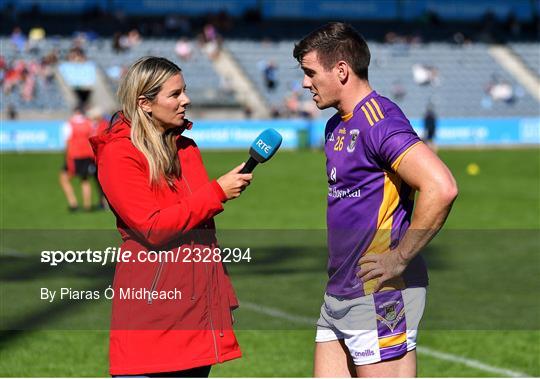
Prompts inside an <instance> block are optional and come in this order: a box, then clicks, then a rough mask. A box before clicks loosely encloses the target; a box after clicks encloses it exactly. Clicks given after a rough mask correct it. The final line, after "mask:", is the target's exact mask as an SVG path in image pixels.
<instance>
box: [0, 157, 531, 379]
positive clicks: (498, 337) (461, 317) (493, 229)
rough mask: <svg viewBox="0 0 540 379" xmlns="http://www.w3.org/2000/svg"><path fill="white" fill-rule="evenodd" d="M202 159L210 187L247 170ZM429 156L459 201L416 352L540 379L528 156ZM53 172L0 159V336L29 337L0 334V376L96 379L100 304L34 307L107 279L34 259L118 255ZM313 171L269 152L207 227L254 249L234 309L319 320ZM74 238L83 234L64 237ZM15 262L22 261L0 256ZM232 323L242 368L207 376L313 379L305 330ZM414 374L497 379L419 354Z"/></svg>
mask: <svg viewBox="0 0 540 379" xmlns="http://www.w3.org/2000/svg"><path fill="white" fill-rule="evenodd" d="M203 155H204V159H205V163H206V165H207V167H208V169H209V174H210V176H211V177H216V176H219V175H221V174H222V173H224V172H226V171H228V170H230V169H231V168H232V167H234V166H235V165H237V164H238V162H241V161H242V160H245V159H246V154H245V153H244V152H205V153H204V154H203ZM440 155H441V157H442V158H443V160H445V162H446V163H447V164H448V165H449V167H450V168H451V169H452V171H453V173H454V175H455V177H456V179H457V181H458V184H459V187H460V195H459V198H458V200H457V202H456V204H455V205H454V209H453V211H452V214H451V215H450V217H449V219H448V221H447V225H446V228H445V231H444V232H442V233H441V234H440V235H439V236H438V237H437V238H436V239H435V240H434V241H433V242H432V243H431V244H430V246H429V248H428V249H426V251H425V253H424V256H425V257H426V260H427V261H428V265H429V267H430V290H429V295H428V296H429V297H428V304H427V309H426V313H425V317H424V320H423V329H422V330H421V331H420V337H419V344H420V346H422V347H425V348H430V349H434V350H437V351H440V352H445V353H450V354H454V355H459V356H462V357H465V358H468V359H474V360H478V361H481V362H483V363H486V364H488V365H492V366H496V367H502V368H506V369H510V370H514V371H519V372H524V373H526V374H529V375H533V376H540V362H539V358H538V357H539V356H540V348H539V345H540V332H539V331H538V327H539V325H538V323H539V320H538V317H539V314H540V311H539V302H538V300H537V294H538V293H539V292H540V283H539V281H538V277H539V274H540V200H539V196H540V195H539V194H540V153H539V150H538V149H528V150H472V151H442V152H441V153H440ZM472 162H474V163H477V164H478V165H479V166H480V173H479V175H477V176H470V175H468V174H467V172H466V167H467V165H468V164H469V163H472ZM61 163H62V156H61V155H60V154H2V155H0V169H1V177H0V187H1V190H2V191H1V192H2V193H1V201H0V214H1V220H0V221H1V228H2V230H3V232H2V253H3V254H2V255H0V259H2V265H0V276H1V278H2V284H1V293H2V299H1V313H2V318H1V325H2V329H6V328H7V329H9V328H10V327H11V328H13V325H15V326H20V325H24V323H32V324H35V325H36V328H35V329H36V330H22V331H17V332H12V333H10V334H5V333H4V337H5V338H4V339H3V340H2V341H0V349H1V350H0V351H1V357H2V359H1V360H0V376H51V377H52V376H106V375H107V364H108V361H107V348H108V340H107V332H106V330H105V329H106V325H107V322H108V317H109V313H110V304H109V302H108V301H98V302H86V303H82V304H81V303H80V302H79V303H69V302H63V303H60V304H56V303H54V304H47V303H46V302H42V301H39V299H38V298H37V297H38V294H39V288H40V287H42V286H49V287H58V286H60V285H62V286H65V285H66V283H67V284H69V286H72V287H73V288H104V287H106V286H107V285H108V284H110V283H111V279H112V268H111V267H110V266H109V267H106V268H101V267H97V266H95V265H94V266H92V265H71V266H63V267H62V268H58V267H57V268H47V267H44V265H43V264H40V263H39V262H38V261H37V260H36V259H35V257H36V255H35V254H37V253H38V252H39V251H40V250H44V249H46V248H52V246H54V247H55V248H56V249H59V248H60V247H59V246H61V247H65V248H67V247H72V246H85V245H88V243H89V241H91V242H90V243H92V244H93V246H107V244H113V245H114V244H115V243H117V239H118V236H117V233H116V232H114V227H115V226H114V225H115V224H114V222H115V221H114V217H113V215H112V214H111V213H110V212H92V213H84V212H81V213H75V214H70V213H68V212H67V206H66V203H65V199H64V198H63V194H62V193H61V191H60V188H59V185H58V178H57V175H58V168H59V167H60V165H61ZM323 167H324V155H323V154H322V153H321V152H309V151H306V152H286V151H283V152H280V153H279V154H278V155H276V157H275V158H274V159H273V160H272V161H270V162H268V163H267V164H265V165H264V166H263V167H259V168H258V169H257V170H256V171H255V179H254V181H253V184H252V185H251V186H250V187H249V189H248V190H247V191H246V192H245V193H244V194H243V195H242V197H241V198H240V199H238V200H236V201H232V202H230V203H228V204H226V206H225V212H223V213H222V214H220V215H219V216H217V218H216V222H217V225H218V230H219V235H220V240H221V241H222V243H223V244H224V245H226V244H227V245H229V246H235V245H239V246H244V247H247V246H250V247H251V250H252V257H253V260H252V262H250V263H249V264H246V263H243V264H233V265H229V268H230V271H231V276H232V279H233V282H234V285H235V287H236V289H237V294H238V296H239V299H240V301H241V302H242V301H244V302H250V303H258V304H261V305H264V306H266V307H271V308H276V309H280V310H281V311H284V312H287V313H289V314H291V315H297V316H301V317H304V318H308V319H315V318H316V317H317V315H318V310H319V307H320V304H321V300H322V293H323V289H324V284H325V280H326V274H325V272H324V270H325V264H326V250H325V246H324V244H325V231H324V227H325V201H326V198H325V196H326V178H325V176H324V169H323ZM72 229H77V230H81V231H82V232H80V233H78V234H77V233H73V232H68V231H69V230H72ZM90 229H92V230H96V231H94V232H89V231H88V230H90ZM254 229H255V230H254ZM99 230H102V231H99ZM44 246H45V247H44ZM13 250H18V251H23V252H27V253H29V256H30V258H28V259H21V258H14V257H11V256H9V255H8V254H5V253H9V252H10V251H13ZM236 318H237V321H238V324H237V328H238V331H237V335H238V339H239V341H240V344H241V347H242V350H243V353H244V357H243V358H242V359H239V360H236V361H233V362H229V363H226V364H223V365H218V366H216V367H214V368H213V371H212V375H213V376H225V377H236V376H243V377H246V376H247V377H251V376H263V377H265V376H304V377H305V376H310V375H311V367H312V355H313V338H314V333H315V332H314V328H313V327H311V326H310V325H307V324H302V323H295V322H290V321H287V320H283V319H276V318H273V317H270V316H267V315H264V314H261V313H259V312H257V311H254V310H253V309H250V308H248V307H244V308H241V309H240V310H238V311H236ZM22 329H24V327H22ZM55 329H57V330H55ZM58 329H62V330H58ZM72 329H85V330H72ZM419 374H420V376H434V377H445V376H454V377H455V376H479V377H480V376H497V375H495V374H493V373H489V372H485V371H482V370H479V369H474V368H471V367H468V366H466V365H463V364H460V363H451V362H448V361H444V360H440V359H436V358H433V357H431V356H428V355H422V354H420V355H419Z"/></svg>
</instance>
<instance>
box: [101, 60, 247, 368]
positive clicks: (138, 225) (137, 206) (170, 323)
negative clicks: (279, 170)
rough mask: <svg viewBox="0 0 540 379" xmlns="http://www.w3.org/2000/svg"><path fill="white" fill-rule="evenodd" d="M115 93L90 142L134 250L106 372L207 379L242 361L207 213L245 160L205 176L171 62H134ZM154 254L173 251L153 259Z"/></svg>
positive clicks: (116, 306) (238, 181) (122, 276)
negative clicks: (115, 106)
mask: <svg viewBox="0 0 540 379" xmlns="http://www.w3.org/2000/svg"><path fill="white" fill-rule="evenodd" d="M118 97H119V101H120V103H121V106H122V111H120V112H118V113H117V114H116V115H115V117H113V119H112V121H111V125H110V127H109V129H108V130H107V131H106V132H105V133H103V134H101V135H99V136H96V137H94V138H92V140H91V142H92V146H93V148H94V151H95V153H96V161H97V165H98V172H99V181H100V183H101V186H102V187H103V191H104V193H105V195H106V197H107V200H108V202H109V204H110V206H111V209H112V211H113V212H114V214H115V216H116V220H117V227H118V230H119V231H120V234H121V236H122V239H123V241H124V242H123V244H122V250H123V251H126V250H127V251H131V252H132V254H133V255H132V258H131V259H129V262H120V263H117V265H116V271H115V277H114V284H113V288H114V290H115V297H114V299H113V309H112V322H111V332H110V346H109V358H110V373H111V374H112V375H122V376H125V375H146V376H155V375H157V376H178V377H180V376H192V377H193V376H208V374H209V372H210V367H211V365H213V364H215V363H218V362H224V361H227V360H230V359H234V358H238V357H240V356H241V352H240V349H239V346H238V343H237V341H236V337H235V335H234V333H233V331H232V325H231V324H232V317H231V310H232V309H234V308H235V307H237V306H238V303H237V300H236V297H235V294H234V290H233V288H232V285H231V283H230V280H229V277H228V274H227V272H226V271H225V270H224V267H223V265H222V263H221V262H220V259H219V254H218V255H215V254H216V251H218V249H217V247H216V246H217V241H216V237H215V224H214V220H213V217H214V216H215V215H217V214H218V213H220V212H221V211H223V203H224V202H226V201H227V200H231V199H234V198H237V197H238V196H240V193H241V192H242V190H243V189H244V188H245V187H246V186H247V185H249V183H250V181H251V179H252V176H251V174H240V173H239V172H240V170H241V169H242V166H243V164H242V165H240V166H238V167H236V168H235V169H233V170H232V171H230V172H229V173H227V174H225V175H223V176H222V177H220V178H219V179H217V180H209V178H208V176H207V173H206V170H205V168H204V165H203V161H202V158H201V154H200V152H199V149H198V148H197V146H196V145H195V142H193V140H191V139H189V138H186V137H184V136H182V132H183V131H184V130H185V129H190V128H191V123H190V122H189V121H188V120H187V119H186V118H185V111H186V107H187V106H188V105H189V104H190V100H189V98H188V96H187V94H186V85H185V83H184V79H183V76H182V72H181V69H180V68H179V67H178V66H176V65H175V64H174V63H172V62H170V61H168V60H167V59H165V58H158V57H145V58H141V59H139V60H138V61H137V62H136V63H134V64H133V65H132V66H131V67H130V68H129V70H128V72H127V73H126V75H125V77H124V78H123V80H122V82H121V84H120V87H119V90H118ZM151 251H156V252H157V251H171V252H172V254H170V255H169V256H168V257H167V259H166V258H165V256H164V255H161V256H160V258H161V259H159V261H155V259H153V260H152V261H150V259H148V258H150V257H151V255H152V254H148V252H151ZM139 252H142V253H143V254H139ZM218 253H219V251H218ZM201 258H209V259H201ZM203 260H204V261H203ZM141 294H142V296H141Z"/></svg>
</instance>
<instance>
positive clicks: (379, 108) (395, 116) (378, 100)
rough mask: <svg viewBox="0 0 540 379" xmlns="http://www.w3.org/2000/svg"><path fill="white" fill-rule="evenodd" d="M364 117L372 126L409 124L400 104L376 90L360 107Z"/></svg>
mask: <svg viewBox="0 0 540 379" xmlns="http://www.w3.org/2000/svg"><path fill="white" fill-rule="evenodd" d="M360 109H361V112H362V115H363V117H364V118H365V119H366V121H367V122H368V124H369V125H370V126H372V127H377V126H383V125H388V124H393V123H397V124H403V123H405V124H408V123H409V120H408V119H407V117H406V116H405V114H404V113H403V111H402V110H401V109H400V108H399V106H398V105H397V104H396V103H394V102H393V101H392V100H390V99H388V98H387V97H384V96H381V95H379V94H377V93H376V92H375V93H374V94H373V95H372V96H371V97H370V98H369V99H368V100H367V101H366V102H364V104H363V105H362V106H361V107H360Z"/></svg>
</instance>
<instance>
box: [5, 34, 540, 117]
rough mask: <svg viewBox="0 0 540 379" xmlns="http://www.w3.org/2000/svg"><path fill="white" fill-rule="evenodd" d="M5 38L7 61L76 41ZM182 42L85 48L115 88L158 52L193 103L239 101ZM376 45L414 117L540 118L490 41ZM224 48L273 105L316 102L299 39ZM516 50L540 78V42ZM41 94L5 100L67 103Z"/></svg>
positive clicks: (378, 75) (48, 88)
mask: <svg viewBox="0 0 540 379" xmlns="http://www.w3.org/2000/svg"><path fill="white" fill-rule="evenodd" d="M0 42H1V43H2V46H3V49H2V54H3V56H4V58H5V59H6V60H7V61H8V62H9V61H11V60H14V59H19V58H22V59H27V60H30V59H38V58H39V57H40V56H43V55H44V54H46V53H48V52H49V51H51V50H52V49H57V50H58V51H59V54H60V56H64V55H65V54H66V53H67V51H68V50H69V48H70V47H71V46H72V44H73V40H72V39H70V38H48V39H46V40H44V41H42V43H41V45H40V47H39V51H38V52H33V53H32V52H24V53H19V52H18V51H16V50H15V49H14V48H13V47H12V45H11V44H10V43H9V39H8V38H6V37H4V38H1V39H0ZM175 43H176V41H175V40H174V39H155V38H154V39H150V38H145V39H143V41H142V42H141V43H140V44H139V45H137V46H135V47H133V48H131V49H129V50H128V51H126V52H122V53H116V52H115V51H114V50H113V48H112V41H111V39H96V40H93V41H91V42H86V44H85V45H84V50H85V52H86V54H87V56H88V58H89V59H90V60H93V61H95V62H96V63H97V64H98V65H99V67H101V69H103V71H104V72H105V73H106V74H108V75H109V76H110V84H111V91H114V90H116V87H117V85H118V79H119V77H120V74H121V72H122V70H123V69H125V68H126V67H127V66H129V64H131V63H132V62H133V61H135V60H136V59H137V58H139V57H141V56H144V55H157V56H164V57H166V58H169V59H171V60H173V61H175V62H178V63H179V65H180V66H181V67H182V69H183V71H184V76H185V78H186V82H187V85H188V94H189V95H190V97H191V98H192V101H193V103H194V104H197V105H200V106H208V105H219V106H239V104H238V101H237V100H236V98H235V96H234V93H233V92H232V91H231V90H230V89H227V88H226V85H224V81H223V79H222V78H220V76H219V75H218V74H217V73H216V71H215V70H214V67H213V65H212V62H211V61H210V60H209V58H208V57H207V56H206V55H205V54H204V53H203V52H202V51H201V49H200V48H199V47H198V46H197V45H196V43H195V42H194V43H193V46H194V48H193V57H192V59H191V60H188V61H180V60H179V59H178V57H177V56H176V53H175V51H174V47H175ZM369 45H370V48H371V52H372V61H371V67H370V82H371V84H372V86H373V87H374V88H375V89H376V90H377V91H378V92H379V93H381V94H383V95H385V96H387V97H390V98H394V100H395V101H396V102H397V103H398V104H399V105H400V106H401V107H402V108H403V110H404V111H405V113H406V114H407V115H408V116H409V117H421V116H422V115H423V114H424V112H425V109H426V105H427V104H428V103H429V102H431V103H433V104H434V106H435V110H436V112H437V114H438V116H439V117H513V116H538V102H537V101H536V100H535V99H533V98H532V97H531V96H530V95H529V94H528V93H527V92H526V91H525V90H524V89H523V88H522V87H521V86H520V85H519V84H518V83H517V82H516V81H515V79H514V78H513V77H511V76H510V75H509V74H508V73H507V72H506V71H504V69H503V68H502V67H500V66H499V65H498V64H497V62H496V61H495V60H494V59H493V58H492V57H491V56H490V55H489V53H488V45H485V44H479V43H477V44H469V45H462V46H458V45H455V44H448V43H429V44H420V45H405V44H399V45H398V44H396V45H389V44H382V43H377V42H370V43H369ZM224 46H225V48H226V49H228V50H229V51H230V52H231V53H232V55H233V57H234V58H235V59H236V61H237V63H238V64H239V65H240V67H241V68H242V69H243V70H244V72H245V73H246V74H247V76H248V78H249V79H250V80H251V81H252V82H253V83H254V84H255V88H256V89H257V91H259V92H260V93H261V94H262V95H263V96H264V98H265V100H266V102H267V104H268V106H269V107H274V108H276V109H280V108H281V109H283V108H284V103H285V99H286V97H287V96H288V95H289V94H290V93H292V92H297V93H299V94H300V100H305V101H307V100H309V93H307V92H306V91H305V90H303V89H302V88H301V81H302V72H301V70H300V69H299V67H298V64H297V62H296V61H295V60H294V59H293V57H292V50H293V46H294V41H292V40H286V41H280V42H265V41H263V42H260V41H252V40H248V41H246V40H228V41H226V42H225V44H224ZM510 47H511V48H512V49H513V51H514V52H515V53H516V54H518V55H519V57H520V58H521V59H522V60H523V62H524V63H525V64H527V65H528V66H529V68H531V69H532V70H533V72H535V73H536V74H539V75H540V72H539V70H540V68H539V59H538V51H539V50H540V47H539V46H538V44H525V43H513V44H511V45H510ZM269 62H274V63H275V65H276V66H277V85H276V87H275V89H274V90H269V89H268V88H266V86H265V82H264V77H263V70H264V66H265V65H266V64H267V63H269ZM415 64H423V65H427V66H431V67H435V68H436V70H437V79H436V80H435V83H433V84H427V85H418V84H416V83H415V81H414V78H413V74H412V67H413V65H415ZM494 80H497V81H504V82H507V83H509V84H510V85H511V86H512V88H513V92H514V96H513V99H512V101H507V102H502V101H494V100H493V99H492V98H491V97H490V95H489V93H488V91H487V88H488V86H489V85H490V84H493V81H494ZM397 86H399V87H401V89H402V90H403V91H404V92H405V95H404V96H403V97H402V98H400V99H399V98H395V97H394V95H395V92H396V88H395V87H397ZM36 91H37V92H36V96H34V99H33V101H32V102H29V103H25V102H24V101H22V100H20V95H18V94H17V91H14V93H12V94H11V95H9V96H6V101H5V102H4V103H6V104H7V103H8V102H14V103H15V104H16V105H17V107H18V108H19V109H28V108H37V109H55V108H57V109H62V108H63V107H65V105H64V104H65V102H64V101H63V99H62V98H61V97H59V96H58V93H59V92H60V91H58V84H57V83H56V82H55V81H54V80H53V81H52V82H51V83H48V84H47V85H45V83H43V82H39V83H37V84H36ZM53 94H54V95H53ZM332 112H333V111H331V110H329V111H326V112H323V114H322V115H321V117H328V116H329V115H331V114H332Z"/></svg>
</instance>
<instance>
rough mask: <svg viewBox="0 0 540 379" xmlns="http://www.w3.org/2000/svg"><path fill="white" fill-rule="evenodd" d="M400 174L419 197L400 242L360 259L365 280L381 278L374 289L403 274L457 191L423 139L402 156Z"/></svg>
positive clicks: (438, 225)
mask: <svg viewBox="0 0 540 379" xmlns="http://www.w3.org/2000/svg"><path fill="white" fill-rule="evenodd" d="M397 174H398V175H399V176H400V178H401V179H402V180H403V181H405V182H406V183H407V184H408V185H409V186H411V187H412V188H414V189H415V190H417V191H418V197H417V200H416V207H415V209H414V212H413V215H412V221H411V225H410V227H409V229H408V230H407V232H406V233H405V235H404V237H403V239H402V240H401V242H400V243H399V245H398V246H397V247H396V248H395V249H393V250H390V251H388V252H387V253H385V254H369V255H366V256H364V257H363V258H362V259H360V262H359V264H362V265H363V268H362V271H361V272H360V273H359V276H360V277H362V279H363V280H364V281H368V280H370V279H373V278H377V277H378V279H379V280H378V284H377V286H376V288H375V291H377V290H379V289H380V288H381V287H382V285H383V283H384V282H385V281H387V280H388V279H391V278H394V277H396V276H398V275H401V273H402V272H403V271H404V270H405V268H406V267H407V265H408V264H409V262H410V261H411V260H412V259H413V258H414V257H415V256H416V255H417V254H418V253H419V252H420V250H421V249H422V248H423V247H424V246H426V245H427V244H428V243H429V241H431V239H432V238H433V237H434V236H435V235H436V234H437V232H438V231H439V230H440V229H441V227H442V226H443V224H444V222H445V220H446V218H447V216H448V213H449V212H450V209H451V208H452V204H453V202H454V200H455V199H456V197H457V194H458V189H457V184H456V181H455V180H454V177H453V176H452V173H451V172H450V170H449V169H448V167H446V165H445V164H444V163H443V162H442V161H441V160H440V159H439V158H438V157H437V155H435V154H434V153H433V152H432V151H431V150H430V149H429V148H428V147H427V146H426V145H425V144H423V143H418V144H416V145H415V146H414V147H412V148H411V150H410V151H409V152H408V153H407V154H406V155H405V156H404V157H403V159H402V161H401V163H400V164H399V166H398V168H397ZM365 263H369V264H366V265H364V264H365Z"/></svg>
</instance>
